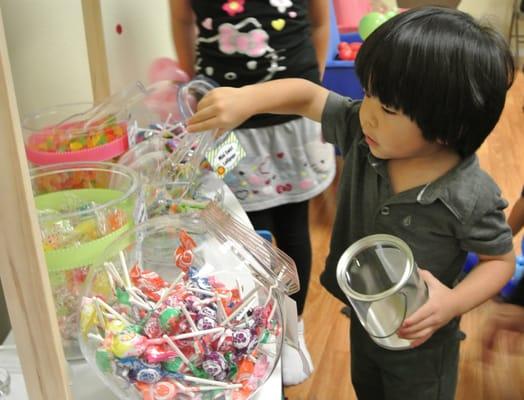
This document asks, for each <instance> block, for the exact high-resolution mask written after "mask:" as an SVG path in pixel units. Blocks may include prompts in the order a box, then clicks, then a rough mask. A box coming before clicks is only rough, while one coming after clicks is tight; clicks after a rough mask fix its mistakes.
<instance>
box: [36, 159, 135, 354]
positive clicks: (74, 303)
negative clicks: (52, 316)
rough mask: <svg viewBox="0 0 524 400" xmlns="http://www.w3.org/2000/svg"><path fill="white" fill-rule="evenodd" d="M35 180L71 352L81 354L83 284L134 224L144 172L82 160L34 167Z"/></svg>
mask: <svg viewBox="0 0 524 400" xmlns="http://www.w3.org/2000/svg"><path fill="white" fill-rule="evenodd" d="M31 184H32V189H33V195H34V201H35V205H36V208H37V213H38V221H39V226H40V234H41V238H42V244H43V248H44V255H45V260H46V264H47V268H48V272H49V278H50V281H51V287H52V293H53V297H54V302H55V308H56V313H57V317H58V323H59V328H60V333H61V336H62V340H63V346H64V350H65V354H66V358H68V359H75V358H80V357H81V354H80V352H79V349H78V344H77V340H76V338H77V326H78V307H79V300H80V291H81V287H82V285H83V283H84V280H85V278H86V276H87V272H88V270H89V268H90V266H91V265H92V264H93V262H94V260H95V259H96V257H98V256H99V255H100V254H101V253H102V252H103V251H104V250H105V248H106V247H107V246H108V245H109V244H110V243H111V242H112V241H113V240H114V239H116V238H117V237H119V236H120V235H122V234H123V233H124V232H127V231H128V230H129V229H131V228H132V227H133V226H134V219H135V208H136V204H137V198H138V190H139V185H138V178H137V176H136V174H135V173H134V172H133V171H132V170H130V169H128V168H126V167H123V166H120V165H116V164H110V163H103V162H90V163H87V162H86V163H84V162H80V163H65V164H55V165H48V166H45V167H39V168H35V169H32V170H31Z"/></svg>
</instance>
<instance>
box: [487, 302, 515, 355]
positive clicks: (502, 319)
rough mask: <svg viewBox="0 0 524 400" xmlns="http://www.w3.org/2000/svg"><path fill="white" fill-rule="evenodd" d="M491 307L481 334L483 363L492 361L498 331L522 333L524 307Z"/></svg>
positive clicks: (500, 305)
mask: <svg viewBox="0 0 524 400" xmlns="http://www.w3.org/2000/svg"><path fill="white" fill-rule="evenodd" d="M491 306H492V308H491V309H490V315H489V318H488V320H487V321H486V323H485V324H484V331H483V333H482V344H483V346H482V359H483V361H484V362H491V361H492V358H493V351H494V350H495V344H496V339H497V336H498V334H499V332H500V331H503V330H505V331H514V332H520V333H524V307H521V306H518V305H515V304H492V305H491ZM510 343H511V342H510ZM512 353H513V352H512Z"/></svg>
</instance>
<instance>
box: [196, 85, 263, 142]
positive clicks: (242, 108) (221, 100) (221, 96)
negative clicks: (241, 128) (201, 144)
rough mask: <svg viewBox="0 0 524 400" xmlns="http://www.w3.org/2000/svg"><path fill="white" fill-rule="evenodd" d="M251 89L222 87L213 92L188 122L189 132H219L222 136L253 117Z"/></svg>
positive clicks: (205, 97)
mask: <svg viewBox="0 0 524 400" xmlns="http://www.w3.org/2000/svg"><path fill="white" fill-rule="evenodd" d="M252 103H253V99H252V98H249V87H248V86H245V87H243V88H231V87H220V88H217V89H213V90H211V91H210V92H209V93H208V94H206V95H205V96H204V97H203V98H202V100H200V102H199V103H198V106H197V112H196V113H195V114H194V115H193V116H192V117H191V118H189V120H188V121H187V129H188V131H189V132H201V131H209V130H217V134H218V135H221V134H223V133H224V132H227V131H228V130H230V129H233V128H235V127H237V126H238V125H240V124H241V123H242V122H244V121H245V120H246V119H248V118H249V117H250V116H251V115H253V111H252V110H251V109H250V104H252Z"/></svg>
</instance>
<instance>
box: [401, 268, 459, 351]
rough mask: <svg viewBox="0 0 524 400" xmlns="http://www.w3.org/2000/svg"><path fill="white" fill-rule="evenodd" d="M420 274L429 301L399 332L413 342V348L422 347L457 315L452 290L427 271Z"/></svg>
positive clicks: (406, 321)
mask: <svg viewBox="0 0 524 400" xmlns="http://www.w3.org/2000/svg"><path fill="white" fill-rule="evenodd" d="M419 274H420V276H421V277H422V279H424V281H425V282H426V284H427V286H428V290H429V298H428V301H427V302H426V303H425V304H424V305H422V306H421V307H420V308H419V309H418V310H417V311H415V312H414V313H413V314H412V315H411V316H409V317H408V318H407V319H406V320H405V321H404V323H403V324H402V326H401V327H400V329H399V330H398V332H397V334H398V335H399V336H400V337H402V338H403V339H408V340H411V341H412V342H411V347H417V346H420V345H421V344H422V343H424V342H425V341H426V340H428V339H429V338H430V337H431V336H432V335H433V333H435V331H436V330H437V329H439V328H440V327H442V326H444V325H446V324H447V323H448V322H449V321H450V320H451V319H452V318H454V317H455V316H456V315H457V310H456V307H455V305H454V303H453V296H451V292H452V290H451V289H450V288H448V287H447V286H446V285H444V284H442V283H441V282H440V281H439V280H438V279H437V278H435V277H434V276H433V274H431V272H429V271H427V270H423V269H419Z"/></svg>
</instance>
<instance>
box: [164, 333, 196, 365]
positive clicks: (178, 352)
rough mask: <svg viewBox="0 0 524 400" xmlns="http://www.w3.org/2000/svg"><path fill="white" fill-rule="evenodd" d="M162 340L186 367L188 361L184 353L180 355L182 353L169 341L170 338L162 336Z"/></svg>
mask: <svg viewBox="0 0 524 400" xmlns="http://www.w3.org/2000/svg"><path fill="white" fill-rule="evenodd" d="M162 337H163V338H164V340H165V341H166V342H167V344H168V345H169V347H171V348H172V349H173V350H174V352H175V353H177V354H178V356H179V357H180V358H181V359H182V361H183V362H184V363H185V364H186V365H189V364H190V363H189V360H188V359H187V357H186V356H185V355H184V353H182V351H181V350H180V349H179V348H178V346H177V345H176V344H175V342H173V341H172V340H171V338H170V337H169V336H167V335H164V336H162Z"/></svg>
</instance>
